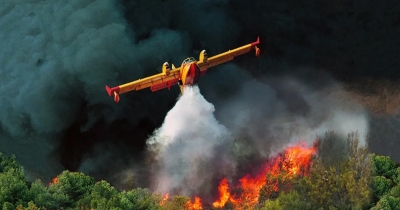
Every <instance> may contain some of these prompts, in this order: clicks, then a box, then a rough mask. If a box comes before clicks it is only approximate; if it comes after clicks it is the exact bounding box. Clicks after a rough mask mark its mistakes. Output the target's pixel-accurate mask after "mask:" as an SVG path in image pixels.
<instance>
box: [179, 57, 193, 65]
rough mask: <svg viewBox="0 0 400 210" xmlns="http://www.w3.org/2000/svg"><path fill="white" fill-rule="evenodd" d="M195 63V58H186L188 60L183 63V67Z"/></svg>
mask: <svg viewBox="0 0 400 210" xmlns="http://www.w3.org/2000/svg"><path fill="white" fill-rule="evenodd" d="M193 61H196V60H195V59H194V58H193V57H190V58H186V59H185V60H184V61H183V63H182V65H185V64H188V63H191V62H193Z"/></svg>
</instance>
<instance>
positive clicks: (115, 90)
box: [106, 85, 119, 103]
mask: <svg viewBox="0 0 400 210" xmlns="http://www.w3.org/2000/svg"><path fill="white" fill-rule="evenodd" d="M118 90H119V87H113V88H110V87H108V86H107V85H106V91H107V93H108V95H109V96H110V97H114V101H115V102H116V103H118V102H119V94H118Z"/></svg>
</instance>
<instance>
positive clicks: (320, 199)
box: [295, 132, 371, 209]
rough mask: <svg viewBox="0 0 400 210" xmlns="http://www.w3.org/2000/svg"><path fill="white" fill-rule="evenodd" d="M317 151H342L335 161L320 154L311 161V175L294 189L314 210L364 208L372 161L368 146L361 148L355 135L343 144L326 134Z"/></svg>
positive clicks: (366, 200)
mask: <svg viewBox="0 0 400 210" xmlns="http://www.w3.org/2000/svg"><path fill="white" fill-rule="evenodd" d="M336 143H339V144H340V146H336V145H335V144H336ZM327 145H328V146H327ZM320 147H321V148H322V149H323V150H324V151H323V152H327V153H328V154H330V153H333V152H330V151H329V150H328V149H329V148H332V149H335V148H336V149H340V150H343V149H345V151H342V153H341V154H342V155H343V156H336V158H337V160H336V161H335V159H333V158H332V157H329V156H324V155H321V156H320V155H319V154H320V153H319V154H318V156H317V157H316V158H315V159H314V160H313V166H312V168H311V171H310V174H309V175H308V176H305V177H304V178H303V179H301V180H299V182H298V183H296V186H295V189H296V190H298V191H299V194H300V195H301V196H302V197H303V199H307V200H309V202H310V203H311V204H312V206H313V207H315V208H317V209H318V208H324V209H328V208H337V209H362V208H363V207H365V206H367V205H368V204H369V197H370V187H369V184H370V179H371V175H370V169H371V160H370V157H369V155H368V152H367V146H366V145H364V146H363V145H360V141H359V137H358V134H357V133H351V134H349V135H348V137H347V139H346V140H345V141H344V142H343V141H342V140H341V139H340V138H337V137H336V136H335V135H334V133H332V132H330V133H327V135H326V136H325V139H323V140H321V143H320ZM319 152H321V150H319ZM325 155H326V154H325Z"/></svg>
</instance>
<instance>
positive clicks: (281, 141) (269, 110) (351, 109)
mask: <svg viewBox="0 0 400 210" xmlns="http://www.w3.org/2000/svg"><path fill="white" fill-rule="evenodd" d="M337 85H340V84H337ZM216 117H217V119H219V120H220V121H221V123H222V124H224V125H225V126H226V127H227V128H228V129H229V130H231V131H232V132H233V135H234V136H240V137H241V138H243V139H245V140H246V142H247V143H249V142H250V143H251V145H252V146H251V147H252V150H253V153H254V154H259V155H261V156H263V157H268V156H269V155H271V154H273V153H276V152H277V151H278V152H279V151H281V150H282V149H283V148H284V147H285V146H287V145H288V144H290V143H295V142H297V141H299V140H302V141H306V142H309V145H311V144H312V142H313V141H314V140H315V139H316V137H317V135H318V136H323V135H324V134H325V132H327V131H329V130H333V131H335V132H336V134H337V135H339V136H341V137H346V136H347V134H348V133H349V132H353V131H354V132H356V131H357V132H358V133H359V134H360V137H361V141H363V143H364V144H365V140H366V135H367V133H368V130H369V124H368V113H367V112H366V110H365V109H364V108H363V107H362V106H360V105H358V104H355V103H352V102H348V101H338V100H337V99H336V98H333V97H331V96H330V95H324V94H321V90H320V89H319V88H318V89H314V88H312V87H310V86H309V85H307V84H304V83H303V82H302V81H300V80H298V79H295V78H293V77H275V78H272V77H271V78H268V79H264V82H262V83H261V82H259V81H257V80H254V79H253V80H248V81H244V84H243V85H242V87H241V90H240V91H239V92H238V93H237V94H235V95H233V96H232V97H230V99H229V100H227V101H226V102H225V103H224V105H221V106H220V107H219V109H218V111H217V112H216ZM247 147H248V145H247Z"/></svg>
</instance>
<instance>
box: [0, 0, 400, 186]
mask: <svg viewBox="0 0 400 210" xmlns="http://www.w3.org/2000/svg"><path fill="white" fill-rule="evenodd" d="M364 3H365V2H364ZM397 4H399V2H398V1H391V2H390V3H388V4H380V3H374V2H368V3H365V4H358V3H357V1H353V2H346V1H336V2H328V1H315V2H309V3H301V2H298V1H258V2H252V3H251V4H249V3H248V1H245V0H232V1H226V0H218V1H182V0H177V1H176V0H174V1H163V0H155V1H129V0H120V1H115V0H85V1H80V0H71V1H60V2H52V1H42V0H17V1H12V0H4V1H2V7H1V8H0V27H1V31H0V38H1V40H2V42H0V55H1V56H0V93H1V96H0V107H1V108H2V112H0V136H1V141H0V150H1V151H2V152H5V153H7V154H12V153H14V154H16V155H17V158H18V160H19V161H20V162H21V163H22V165H23V166H24V167H25V168H26V169H27V170H28V171H29V172H30V173H31V174H32V177H42V178H47V179H50V178H51V177H53V176H54V175H56V174H58V173H59V172H60V171H61V170H63V169H70V170H73V171H75V170H81V171H84V172H87V173H89V174H90V175H92V176H95V177H96V178H98V179H107V180H111V182H113V184H121V180H123V178H121V176H128V177H129V176H131V174H130V173H133V174H134V178H133V179H134V182H135V186H138V185H140V184H143V185H142V186H143V187H146V186H148V185H147V184H148V183H149V180H147V178H146V177H148V174H150V173H151V170H150V169H147V168H148V167H147V162H145V160H146V158H144V157H143V156H146V155H147V154H143V153H146V152H143V151H147V150H146V139H147V138H148V135H150V134H152V133H153V131H154V129H156V128H158V127H160V126H161V125H162V122H163V120H164V117H165V115H166V113H167V112H168V111H169V110H170V109H171V108H172V107H173V106H174V104H175V101H176V100H175V99H176V95H177V94H179V88H176V87H173V88H172V90H171V91H169V92H168V91H159V92H156V93H150V91H148V90H143V91H141V92H132V93H129V94H124V95H122V96H121V102H120V103H119V104H118V105H116V104H115V103H114V102H113V100H112V99H111V98H108V96H107V94H106V92H105V90H104V85H106V84H107V85H109V86H115V85H119V84H122V83H125V82H129V81H132V80H134V79H138V78H142V77H145V76H149V75H152V74H154V73H158V70H159V69H160V68H161V64H162V63H164V62H165V61H170V62H173V63H174V64H175V65H176V66H178V65H179V63H180V61H182V60H183V59H184V58H185V57H186V56H196V55H197V54H198V53H199V52H200V51H201V50H203V49H206V50H207V51H208V54H209V55H210V56H211V55H215V54H217V53H221V52H224V51H225V50H227V49H232V48H235V47H238V46H241V45H243V44H247V43H250V42H252V41H254V40H255V38H256V37H257V36H260V38H261V45H260V48H261V52H262V54H261V57H260V58H257V59H256V58H253V57H251V56H250V55H243V56H242V57H240V58H237V59H235V61H234V62H231V63H230V64H227V65H221V66H217V67H214V68H213V69H210V71H209V72H208V74H207V76H206V77H204V79H202V80H201V81H200V84H199V87H200V89H201V90H202V94H203V95H204V97H205V99H207V101H209V102H210V103H212V104H213V106H214V107H215V112H214V114H215V118H216V119H217V120H218V121H219V122H221V124H222V125H224V126H225V127H226V129H227V130H228V133H230V134H231V135H232V136H233V138H234V139H235V140H234V142H235V143H234V146H233V147H234V148H235V149H233V150H234V153H235V154H233V155H232V157H234V158H233V159H235V160H236V159H238V157H239V156H240V157H243V156H246V155H250V154H257V155H259V156H267V155H268V154H270V153H272V152H274V151H277V150H279V148H280V147H282V145H285V144H286V143H290V142H293V141H295V140H297V139H306V140H308V141H311V140H310V139H314V138H315V135H316V134H322V133H323V132H325V131H326V129H332V130H335V131H338V132H339V133H341V134H342V133H343V134H344V133H346V132H347V131H348V130H358V131H359V133H360V134H361V135H364V133H365V132H367V131H368V130H371V129H369V128H370V127H371V123H370V122H369V121H371V119H375V118H369V117H367V114H366V113H365V112H366V111H365V110H364V109H363V108H362V107H359V105H357V104H351V103H350V102H344V101H338V100H337V99H336V98H333V97H331V96H329V94H324V93H323V92H322V93H321V92H320V89H323V88H324V87H326V86H339V87H342V85H341V84H337V82H336V79H333V78H331V77H328V78H327V77H326V75H325V74H329V75H333V76H334V78H340V79H342V80H348V79H353V80H357V79H358V78H359V77H361V76H370V77H374V78H381V77H390V78H399V74H398V72H397V71H394V70H397V69H398V68H397V67H398V66H399V62H398V61H399V59H396V58H397V57H398V56H399V54H400V52H399V49H400V47H398V46H399V43H398V42H396V41H395V40H397V38H396V37H399V33H400V30H399V27H394V26H396V24H398V23H397V22H398V19H399V18H398V14H399V13H398V10H399V8H400V7H399V6H396V5H397ZM244 17H246V18H244ZM299 66H307V67H308V68H309V69H308V68H298V67H299ZM321 72H322V73H321ZM282 75H284V76H282ZM287 75H291V78H289V77H287ZM321 76H322V78H323V79H321ZM253 78H256V80H253ZM262 78H264V79H262ZM265 78H268V79H265ZM293 78H296V79H293ZM343 94H346V91H343ZM250 107H251V108H250ZM368 118H369V119H368ZM382 121H386V120H385V119H382ZM395 121H396V122H397V121H398V120H395ZM379 122H380V121H379ZM379 122H376V123H372V126H375V127H380V126H377V125H376V124H379ZM389 124H391V123H389ZM382 127H383V128H382V129H377V130H376V132H374V133H373V135H372V136H373V137H376V138H374V139H371V140H370V141H371V142H370V143H371V145H380V144H381V142H382V141H381V139H380V138H379V137H382V136H383V135H382V133H384V134H385V135H384V137H385V142H389V143H387V144H386V145H385V147H384V148H383V149H380V150H379V153H380V154H390V155H392V157H394V156H395V155H396V154H397V153H396V150H395V149H394V148H397V147H396V145H398V144H397V143H393V142H395V141H396V139H398V138H397V137H398V135H397V132H396V129H395V128H392V129H391V128H390V127H386V126H382ZM227 138H228V137H227ZM243 139H244V140H243ZM226 142H230V141H228V140H226ZM249 142H250V143H249ZM246 144H247V146H248V147H246V148H244V147H243V145H246ZM393 145H394V146H393ZM220 147H221V146H217V148H218V149H217V150H218V151H221V149H220ZM110 148H112V149H110ZM375 148H377V147H375ZM376 151H378V150H376ZM239 152H241V154H240V155H239V154H238V153H239ZM212 154H214V153H212ZM223 154H224V155H225V156H226V157H227V156H228V153H223ZM393 154H394V155H393ZM207 157H210V158H211V157H212V155H211V156H207ZM115 160H118V161H115ZM228 162H229V161H228ZM38 163H43V164H42V165H41V166H38ZM110 163H115V164H110ZM150 164H152V163H150ZM229 164H231V163H229ZM229 164H228V165H229ZM233 166H234V164H233ZM233 166H232V167H233ZM203 168H204V167H203ZM121 170H122V171H123V172H118V171H121ZM125 170H126V172H125ZM227 170H228V169H227ZM229 170H230V169H229ZM125 174H128V175H125ZM177 180H178V179H177ZM122 182H123V181H122ZM121 185H122V184H121Z"/></svg>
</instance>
